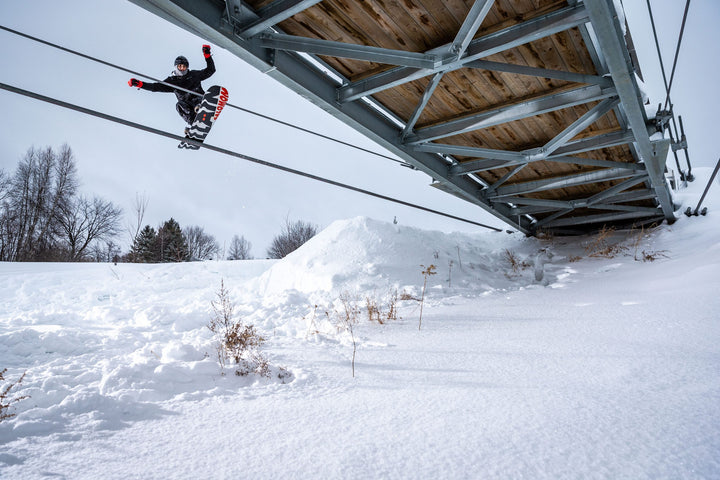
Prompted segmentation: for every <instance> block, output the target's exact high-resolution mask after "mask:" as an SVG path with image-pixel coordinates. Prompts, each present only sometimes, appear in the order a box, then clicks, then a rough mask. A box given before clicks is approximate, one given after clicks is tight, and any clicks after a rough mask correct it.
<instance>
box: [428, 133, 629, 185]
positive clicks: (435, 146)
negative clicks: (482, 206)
mask: <svg viewBox="0 0 720 480" xmlns="http://www.w3.org/2000/svg"><path fill="white" fill-rule="evenodd" d="M633 138H634V137H633V136H632V133H631V132H612V133H607V134H602V135H595V136H593V137H588V138H584V139H581V140H574V141H572V142H567V143H566V144H565V145H564V146H562V147H560V148H558V149H557V150H555V152H554V154H552V155H548V156H544V155H542V154H539V153H538V152H539V149H532V150H528V151H525V152H511V151H507V150H494V149H490V148H478V147H467V146H464V145H448V144H444V143H421V144H418V145H415V146H414V150H415V151H419V152H433V153H442V154H446V155H459V156H464V157H478V158H481V160H469V161H466V162H462V163H458V164H456V165H453V166H452V167H451V172H450V173H451V174H452V175H467V174H468V173H474V172H480V171H483V170H490V169H493V168H500V167H509V166H513V165H518V164H520V163H527V162H532V161H538V160H548V161H554V159H556V158H557V159H558V161H560V162H566V163H567V159H572V158H573V157H570V155H575V154H578V153H583V152H588V151H592V150H598V149H601V148H607V147H614V146H617V145H624V144H626V143H628V142H631V141H632V139H633ZM498 160H500V161H502V162H501V163H497V161H498ZM583 160H584V159H578V161H577V162H576V163H579V164H583ZM585 160H586V162H585V163H587V164H588V165H593V164H595V162H600V160H597V161H595V160H590V159H585ZM492 161H495V163H492ZM628 165H630V164H628ZM598 166H606V165H598ZM618 167H619V168H626V169H633V168H632V167H630V166H627V167H626V166H625V164H621V166H618ZM637 169H640V168H637ZM637 169H636V170H637Z"/></svg>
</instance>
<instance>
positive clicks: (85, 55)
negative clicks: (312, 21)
mask: <svg viewBox="0 0 720 480" xmlns="http://www.w3.org/2000/svg"><path fill="white" fill-rule="evenodd" d="M0 30H4V31H6V32H9V33H12V34H14V35H17V36H19V37H23V38H27V39H28V40H32V41H34V42H38V43H41V44H43V45H47V46H49V47H52V48H56V49H58V50H62V51H63V52H66V53H70V54H72V55H76V56H78V57H82V58H84V59H86V60H90V61H93V62H96V63H100V64H102V65H105V66H107V67H111V68H114V69H116V70H120V71H123V72H125V73H129V74H131V75H134V76H138V77H143V78H146V79H148V80H152V81H153V82H157V83H161V84H163V85H167V86H170V87H172V88H174V89H175V90H180V91H182V92H186V93H190V94H192V95H197V96H202V94H200V93H198V92H194V91H192V90H187V89H185V88H182V87H178V86H177V85H173V84H171V83H166V82H164V81H162V80H160V79H158V78H154V77H152V76H150V75H147V74H145V73H142V72H136V71H134V70H130V69H129V68H125V67H123V66H121V65H117V64H115V63H111V62H106V61H105V60H102V59H99V58H96V57H93V56H90V55H87V54H84V53H82V52H78V51H77V50H72V49H70V48H66V47H63V46H62V45H58V44H55V43H52V42H48V41H47V40H43V39H41V38H38V37H34V36H32V35H28V34H27V33H23V32H19V31H17V30H13V29H12V28H9V27H6V26H4V25H0ZM227 107H230V108H234V109H236V110H240V111H242V112H245V113H248V114H250V115H255V116H257V117H260V118H263V119H265V120H269V121H271V122H275V123H279V124H280V125H284V126H286V127H290V128H294V129H295V130H299V131H301V132H305V133H308V134H310V135H315V136H317V137H320V138H324V139H325V140H329V141H331V142H335V143H339V144H340V145H344V146H346V147H350V148H353V149H355V150H360V151H362V152H365V153H369V154H370V155H375V156H377V157H381V158H385V159H387V160H392V161H393V162H396V163H399V164H401V165H403V166H407V167H411V165H410V164H408V163H406V162H404V161H402V160H398V159H397V158H394V157H391V156H389V155H384V154H382V153H378V152H375V151H373V150H370V149H367V148H364V147H360V146H358V145H354V144H352V143H349V142H345V141H343V140H339V139H337V138H334V137H331V136H329V135H325V134H322V133H319V132H315V131H312V130H309V129H307V128H304V127H301V126H299V125H295V124H293V123H289V122H286V121H283V120H279V119H277V118H274V117H271V116H269V115H265V114H262V113H259V112H255V111H253V110H250V109H247V108H244V107H240V106H238V105H233V104H231V103H228V104H227Z"/></svg>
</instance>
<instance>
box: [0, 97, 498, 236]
mask: <svg viewBox="0 0 720 480" xmlns="http://www.w3.org/2000/svg"><path fill="white" fill-rule="evenodd" d="M0 89H2V90H7V91H9V92H13V93H17V94H19V95H24V96H26V97H30V98H34V99H36V100H41V101H43V102H46V103H51V104H53V105H57V106H60V107H64V108H67V109H70V110H75V111H77V112H80V113H84V114H86V115H90V116H93V117H97V118H102V119H104V120H108V121H110V122H115V123H119V124H121V125H125V126H127V127H132V128H135V129H138V130H143V131H145V132H149V133H152V134H155V135H159V136H162V137H167V138H171V139H174V140H178V141H184V142H187V143H192V144H193V145H196V146H198V147H200V148H206V149H208V150H211V151H213V152H217V153H221V154H223V155H228V156H231V157H235V158H239V159H242V160H247V161H249V162H252V163H257V164H259V165H262V166H265V167H270V168H274V169H277V170H281V171H283V172H287V173H291V174H293V175H299V176H301V177H305V178H309V179H311V180H316V181H318V182H323V183H327V184H329V185H333V186H335V187H339V188H344V189H347V190H352V191H353V192H357V193H362V194H363V195H368V196H371V197H375V198H379V199H381V200H386V201H388V202H393V203H397V204H400V205H404V206H406V207H411V208H415V209H417V210H422V211H424V212H428V213H433V214H435V215H440V216H443V217H447V218H451V219H453V220H458V221H460V222H465V223H469V224H472V225H476V226H478V227H483V228H488V229H490V230H494V231H496V232H502V229H501V228H497V227H491V226H489V225H485V224H483V223H479V222H475V221H473V220H468V219H466V218H462V217H458V216H455V215H451V214H449V213H445V212H440V211H438V210H433V209H431V208H427V207H423V206H421V205H417V204H414V203H410V202H406V201H404V200H399V199H396V198H393V197H389V196H387V195H382V194H379V193H375V192H372V191H370V190H365V189H362V188H358V187H354V186H352V185H348V184H345V183H341V182H336V181H335V180H330V179H328V178H325V177H320V176H318V175H313V174H312V173H307V172H303V171H301V170H296V169H293V168H290V167H285V166H282V165H278V164H276V163H272V162H268V161H265V160H261V159H259V158H256V157H251V156H249V155H244V154H242V153H238V152H234V151H232V150H227V149H225V148H221V147H217V146H214V145H211V144H208V143H203V142H198V141H196V140H193V139H191V138H186V137H184V136H180V135H175V134H174V133H170V132H166V131H163V130H158V129H156V128H153V127H149V126H147V125H142V124H139V123H135V122H131V121H129V120H125V119H122V118H119V117H114V116H112V115H108V114H105V113H102V112H98V111H97V110H90V109H88V108H85V107H81V106H79V105H74V104H72V103H68V102H64V101H62V100H58V99H56V98H52V97H47V96H45V95H41V94H38V93H34V92H30V91H28V90H23V89H21V88H17V87H13V86H12V85H7V84H5V83H0Z"/></svg>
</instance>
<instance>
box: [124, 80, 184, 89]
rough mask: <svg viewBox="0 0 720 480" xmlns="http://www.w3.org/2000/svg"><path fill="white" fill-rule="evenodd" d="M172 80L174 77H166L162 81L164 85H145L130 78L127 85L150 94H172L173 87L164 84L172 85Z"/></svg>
mask: <svg viewBox="0 0 720 480" xmlns="http://www.w3.org/2000/svg"><path fill="white" fill-rule="evenodd" d="M174 78H175V77H168V78H166V79H165V80H164V81H163V82H164V83H160V82H158V83H145V82H143V81H142V80H138V79H136V78H131V79H130V80H129V81H128V85H130V86H131V87H138V88H142V89H143V90H149V91H151V92H174V91H175V89H174V88H173V87H171V86H170V85H166V83H174V82H173V79H174Z"/></svg>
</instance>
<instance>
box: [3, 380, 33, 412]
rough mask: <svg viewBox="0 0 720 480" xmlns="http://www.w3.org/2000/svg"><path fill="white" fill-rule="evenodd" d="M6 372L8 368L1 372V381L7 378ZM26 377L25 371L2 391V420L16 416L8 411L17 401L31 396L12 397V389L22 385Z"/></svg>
mask: <svg viewBox="0 0 720 480" xmlns="http://www.w3.org/2000/svg"><path fill="white" fill-rule="evenodd" d="M5 372H7V368H4V369H3V370H2V371H1V372H0V382H2V381H4V380H5ZM24 379H25V373H23V374H22V375H21V376H20V378H19V379H17V380H16V381H14V382H10V383H9V384H8V385H7V386H6V387H5V388H3V389H2V391H0V422H2V421H3V420H7V419H8V418H12V417H14V416H15V414H14V413H8V412H9V411H10V406H11V405H12V404H14V403H17V402H19V401H21V400H25V399H26V398H30V397H29V396H28V395H22V396H20V397H15V398H10V391H11V390H12V389H13V388H15V387H17V386H18V385H20V384H21V383H22V381H23V380H24Z"/></svg>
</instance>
